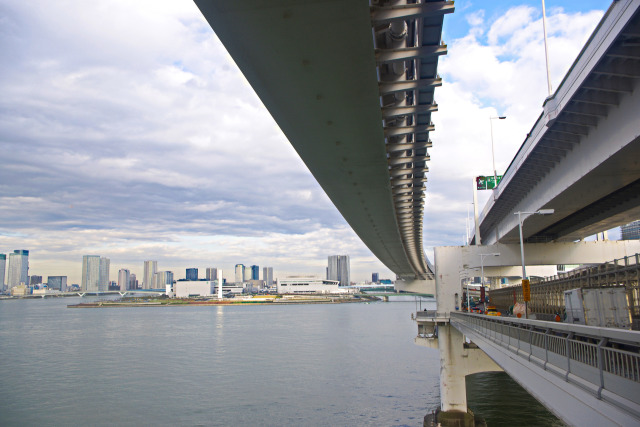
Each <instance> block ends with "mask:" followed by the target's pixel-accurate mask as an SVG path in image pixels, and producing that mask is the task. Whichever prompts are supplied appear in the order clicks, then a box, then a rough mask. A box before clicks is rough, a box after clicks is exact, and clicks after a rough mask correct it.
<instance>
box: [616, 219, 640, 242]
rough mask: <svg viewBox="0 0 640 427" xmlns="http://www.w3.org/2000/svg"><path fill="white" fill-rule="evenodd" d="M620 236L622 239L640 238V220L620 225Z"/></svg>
mask: <svg viewBox="0 0 640 427" xmlns="http://www.w3.org/2000/svg"><path fill="white" fill-rule="evenodd" d="M620 236H621V238H622V240H637V239H640V220H638V221H633V222H630V223H629V224H626V225H623V226H622V227H620Z"/></svg>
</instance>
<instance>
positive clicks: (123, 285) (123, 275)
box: [118, 268, 131, 292]
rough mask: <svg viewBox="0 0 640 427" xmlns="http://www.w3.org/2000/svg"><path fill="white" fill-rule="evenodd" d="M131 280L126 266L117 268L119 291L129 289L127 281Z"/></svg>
mask: <svg viewBox="0 0 640 427" xmlns="http://www.w3.org/2000/svg"><path fill="white" fill-rule="evenodd" d="M130 280H131V272H130V271H129V270H127V269H126V268H121V269H120V270H118V286H119V287H120V291H121V292H123V291H126V290H127V289H131V288H130V287H129V286H130V285H129V282H130Z"/></svg>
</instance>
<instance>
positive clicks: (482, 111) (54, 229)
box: [0, 0, 610, 283]
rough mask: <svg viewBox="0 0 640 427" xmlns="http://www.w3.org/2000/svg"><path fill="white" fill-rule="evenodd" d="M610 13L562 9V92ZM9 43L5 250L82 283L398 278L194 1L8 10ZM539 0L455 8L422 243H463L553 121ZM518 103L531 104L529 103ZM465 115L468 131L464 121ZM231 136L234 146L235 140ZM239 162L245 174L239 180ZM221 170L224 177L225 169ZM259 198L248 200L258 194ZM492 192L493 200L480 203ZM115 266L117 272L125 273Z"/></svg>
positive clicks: (555, 68)
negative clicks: (546, 117) (147, 276)
mask: <svg viewBox="0 0 640 427" xmlns="http://www.w3.org/2000/svg"><path fill="white" fill-rule="evenodd" d="M609 4H610V2H609V1H594V0H591V1H584V2H565V4H563V5H562V6H563V7H564V9H562V8H559V7H557V6H553V5H549V8H548V9H547V16H548V20H547V23H548V33H549V41H550V43H549V47H550V65H551V77H552V85H553V86H554V87H556V86H557V85H558V83H559V82H560V79H561V78H562V76H563V75H564V73H565V71H566V70H567V69H568V68H569V67H570V65H571V63H572V61H573V59H574V58H575V56H576V54H577V53H578V52H579V50H580V48H581V47H582V45H583V43H584V41H585V40H586V39H587V38H588V37H589V35H590V33H591V32H592V30H593V29H594V28H595V26H596V24H597V22H598V21H599V19H600V17H601V16H602V14H603V12H604V10H606V8H607V7H608V6H609ZM3 6H4V13H5V14H4V19H5V22H6V24H7V26H8V27H7V28H12V31H11V32H10V33H7V34H6V36H5V37H3V38H2V39H1V40H0V43H1V45H0V47H1V48H0V58H2V60H1V61H0V67H1V70H2V71H1V72H0V88H1V90H2V93H3V99H2V100H0V104H1V106H2V108H3V112H4V114H3V116H4V118H5V120H3V121H2V123H0V144H2V148H3V153H4V156H5V158H4V159H3V165H2V167H1V168H0V181H1V182H3V184H4V185H3V186H2V187H1V188H0V206H1V210H0V215H1V218H2V225H1V226H0V246H2V247H3V248H7V249H6V251H5V252H8V251H9V248H12V249H13V248H21V247H26V248H30V250H32V251H34V253H38V256H37V257H35V258H34V259H33V260H32V263H31V265H30V268H31V270H33V271H34V272H35V273H36V274H42V275H43V276H44V275H47V274H51V275H58V276H63V275H67V276H68V277H69V279H70V280H69V281H70V283H79V279H78V278H75V279H74V278H73V277H74V275H76V274H78V273H77V272H78V271H80V268H78V267H77V265H78V259H81V257H82V256H83V255H85V254H93V253H97V254H104V255H105V256H106V257H108V258H110V260H111V263H112V265H114V266H118V267H119V268H127V269H129V270H130V271H132V272H134V271H136V272H138V274H139V277H141V275H142V272H141V271H140V267H139V266H140V265H141V264H142V262H143V261H144V260H149V259H153V260H157V261H158V263H159V265H160V266H162V269H163V270H165V267H167V268H169V269H171V270H173V271H176V272H178V271H182V270H183V269H185V268H187V267H192V266H193V265H198V266H201V267H206V266H208V265H210V264H211V263H210V261H209V260H216V262H215V265H218V266H220V268H222V269H223V271H227V273H225V274H226V275H227V277H232V276H230V272H231V270H232V269H233V266H234V265H235V264H236V263H237V260H243V259H246V260H253V262H255V263H256V264H257V265H274V266H278V267H277V271H278V272H281V273H282V274H283V275H284V274H300V273H307V272H312V271H315V272H319V274H323V273H322V271H323V269H324V268H325V262H326V261H324V260H325V259H326V256H327V254H330V253H348V254H350V256H351V276H352V280H353V281H365V280H367V279H368V278H370V277H371V272H373V271H376V272H379V273H380V276H381V277H382V278H386V277H389V278H394V275H393V274H392V273H391V272H390V271H389V270H388V269H387V268H386V267H384V266H383V265H382V264H381V263H380V262H379V261H378V260H377V259H375V257H374V256H373V255H372V254H371V253H370V251H369V250H368V249H367V248H366V247H365V246H364V245H363V244H362V242H361V241H360V239H359V238H358V237H357V236H356V235H355V233H354V232H353V231H352V230H351V229H350V227H349V226H348V224H347V223H346V222H345V221H344V220H343V219H342V217H341V216H340V214H339V213H338V211H337V210H336V209H335V207H334V206H333V205H332V203H331V202H330V201H329V199H328V198H327V196H326V195H325V194H324V192H323V191H322V189H321V188H320V187H319V186H318V184H317V183H316V182H315V180H314V178H313V177H312V176H311V174H310V173H309V171H308V170H307V168H306V167H305V166H304V164H303V163H302V161H301V160H300V159H299V157H298V156H297V154H296V153H295V151H294V150H293V148H292V147H291V145H290V144H289V143H288V142H287V141H286V138H285V137H284V136H283V135H282V133H281V132H280V130H279V129H278V128H277V126H276V125H275V123H274V122H273V121H272V119H271V117H270V115H269V113H268V112H266V110H265V109H264V107H263V106H262V104H261V102H260V100H259V99H258V98H257V97H256V96H255V94H254V93H253V91H252V89H251V88H250V87H249V86H248V84H247V83H246V81H245V80H244V78H243V76H242V75H241V74H240V73H239V71H238V70H237V69H236V68H235V65H234V63H233V61H231V60H230V58H229V56H228V55H227V54H226V52H225V50H224V48H223V47H222V45H221V44H220V43H219V41H218V39H217V38H216V36H215V35H214V34H213V33H212V32H211V30H210V28H209V26H208V24H207V23H206V22H205V21H204V19H203V18H202V16H201V15H200V13H199V11H198V10H197V8H196V7H195V5H194V4H193V2H191V1H171V2H169V1H156V2H154V3H153V6H151V5H150V4H148V3H146V2H144V1H140V2H124V1H118V0H105V3H104V7H102V8H101V9H100V10H101V13H100V14H96V13H94V9H95V4H92V3H90V2H89V3H87V2H80V1H69V2H46V1H44V0H34V1H33V2H29V3H28V4H27V3H25V2H20V1H18V0H5V1H4V2H3ZM541 28H542V24H541V12H540V4H539V2H538V1H533V0H532V1H500V2H491V3H489V4H487V2H485V4H474V3H471V2H469V1H459V2H456V12H455V13H454V14H452V15H450V16H447V19H446V20H445V25H444V33H443V41H444V42H445V43H446V44H447V46H448V52H449V53H448V55H447V56H445V57H443V58H441V62H440V66H439V74H440V75H441V76H442V77H443V86H442V87H440V88H438V89H437V90H436V100H437V102H438V105H439V111H438V112H437V113H435V114H434V115H433V121H434V124H435V126H436V131H435V132H433V133H432V135H431V138H432V140H433V148H432V149H430V155H431V158H432V161H431V162H430V163H429V169H430V171H429V173H428V175H427V177H428V179H429V182H428V190H427V202H426V205H425V227H424V229H425V236H424V242H425V246H426V252H427V254H428V256H431V255H432V247H433V246H441V245H459V244H462V243H463V240H464V236H465V234H466V219H467V211H468V209H469V207H470V202H471V199H472V195H471V190H470V189H471V182H472V178H473V176H477V175H486V174H490V173H491V171H492V161H491V146H490V135H489V117H491V116H496V115H505V116H506V117H507V119H506V120H502V121H500V123H496V124H494V129H493V131H494V137H495V147H496V150H495V153H496V159H495V160H496V167H497V169H498V172H499V173H500V172H502V171H504V169H505V168H506V167H507V165H508V164H509V162H510V161H511V159H512V158H513V155H514V153H515V152H516V151H517V149H518V148H519V146H520V144H521V142H522V141H523V140H524V136H525V135H526V133H527V132H529V130H530V128H531V126H532V124H533V122H534V121H535V119H536V118H537V116H538V115H539V114H540V112H541V106H542V102H543V101H544V98H545V97H546V74H545V66H544V49H543V45H542V32H541ZM514 94H517V96H514ZM461 118H463V119H464V126H461V125H460V123H461ZM230 141H232V142H233V143H229V142H230ZM238 159H243V163H244V165H246V167H245V168H243V169H242V172H241V173H239V172H238ZM214 164H215V165H216V166H215V168H212V165H214ZM248 195H250V197H248ZM488 196H489V193H488V192H482V193H481V194H480V198H481V205H482V204H483V201H484V200H485V199H486V198H487V197H488ZM117 271H118V270H114V271H111V275H112V277H115V275H116V274H117Z"/></svg>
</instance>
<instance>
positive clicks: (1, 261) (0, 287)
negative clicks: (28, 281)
mask: <svg viewBox="0 0 640 427" xmlns="http://www.w3.org/2000/svg"><path fill="white" fill-rule="evenodd" d="M6 266H7V255H6V254H0V292H3V291H4V270H5V268H6Z"/></svg>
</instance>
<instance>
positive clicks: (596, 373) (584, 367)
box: [450, 313, 640, 426]
mask: <svg viewBox="0 0 640 427" xmlns="http://www.w3.org/2000/svg"><path fill="white" fill-rule="evenodd" d="M450 319H451V320H450V321H451V325H453V326H454V327H455V328H456V329H458V330H459V331H460V332H462V333H463V334H464V335H465V336H467V337H468V338H469V339H471V340H472V341H473V342H474V343H475V344H476V345H478V347H480V348H481V349H482V350H483V351H484V352H485V353H486V354H487V355H489V357H491V358H492V359H493V360H494V361H495V362H496V363H497V364H498V365H499V366H500V367H502V368H503V369H504V370H505V371H506V372H507V373H508V374H509V375H510V376H511V377H512V378H513V379H515V380H516V381H517V382H518V383H520V385H522V386H523V387H524V388H525V389H526V390H527V391H528V392H529V393H531V394H532V395H533V396H534V397H535V398H536V399H538V400H539V401H540V402H542V403H543V404H545V406H546V407H547V408H549V409H550V410H551V411H552V412H554V413H555V414H556V415H557V416H558V417H560V418H561V419H563V420H564V421H566V422H567V423H569V424H572V425H624V426H626V425H629V426H631V425H638V423H640V332H635V331H627V330H622V329H612V328H595V327H589V326H582V325H569V324H563V323H553V322H543V321H535V320H523V319H514V318H499V317H490V316H483V315H473V314H464V313H451V315H450Z"/></svg>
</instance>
